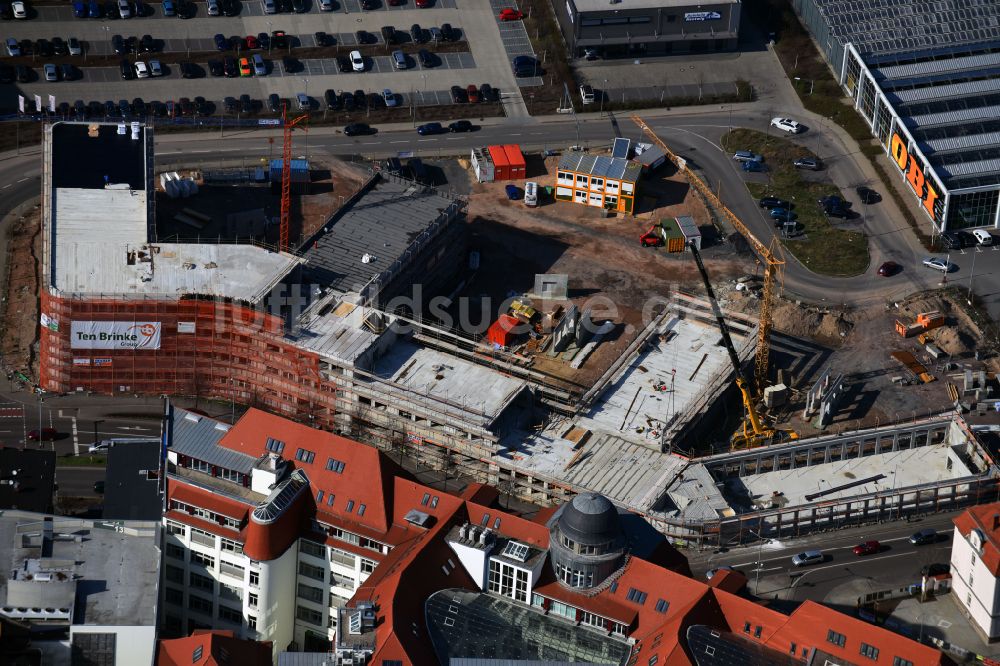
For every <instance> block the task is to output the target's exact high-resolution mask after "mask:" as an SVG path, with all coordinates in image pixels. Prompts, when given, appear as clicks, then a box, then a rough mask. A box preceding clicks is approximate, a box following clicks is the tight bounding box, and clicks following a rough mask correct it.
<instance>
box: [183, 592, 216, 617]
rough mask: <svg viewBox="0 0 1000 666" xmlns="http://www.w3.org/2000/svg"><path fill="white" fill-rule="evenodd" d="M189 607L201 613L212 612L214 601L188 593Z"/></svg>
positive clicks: (209, 613)
mask: <svg viewBox="0 0 1000 666" xmlns="http://www.w3.org/2000/svg"><path fill="white" fill-rule="evenodd" d="M188 608H190V609H191V610H193V611H198V612H199V613H206V614H208V615H211V614H212V602H211V601H209V600H208V599H204V598H202V597H199V596H198V595H196V594H189V595H188Z"/></svg>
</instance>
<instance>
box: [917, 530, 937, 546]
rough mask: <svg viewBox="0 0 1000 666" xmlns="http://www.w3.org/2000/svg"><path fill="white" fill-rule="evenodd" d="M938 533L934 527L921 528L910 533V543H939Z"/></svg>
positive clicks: (919, 544) (922, 544) (920, 544)
mask: <svg viewBox="0 0 1000 666" xmlns="http://www.w3.org/2000/svg"><path fill="white" fill-rule="evenodd" d="M937 539H938V533H937V531H936V530H933V529H925V530H920V531H919V532H915V533H914V534H911V535H910V543H912V544H913V545H914V546H925V545H927V544H929V543H937Z"/></svg>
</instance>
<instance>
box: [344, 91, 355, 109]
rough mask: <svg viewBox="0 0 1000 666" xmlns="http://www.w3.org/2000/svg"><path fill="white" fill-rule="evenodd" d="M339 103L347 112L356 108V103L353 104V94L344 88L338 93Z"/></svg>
mask: <svg viewBox="0 0 1000 666" xmlns="http://www.w3.org/2000/svg"><path fill="white" fill-rule="evenodd" d="M340 104H341V106H343V107H344V111H347V112H348V113H350V112H351V111H354V109H355V108H356V105H355V104H354V95H352V94H351V93H349V92H347V91H346V90H345V91H344V92H342V93H340Z"/></svg>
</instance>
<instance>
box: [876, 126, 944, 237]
mask: <svg viewBox="0 0 1000 666" xmlns="http://www.w3.org/2000/svg"><path fill="white" fill-rule="evenodd" d="M889 152H890V154H891V155H892V159H894V160H895V161H896V166H898V167H899V170H900V171H902V172H903V174H904V175H905V176H906V182H907V183H909V184H910V187H911V188H912V189H913V191H914V192H915V193H916V194H917V197H918V198H919V199H920V202H921V203H922V204H923V205H924V208H925V209H926V210H927V212H928V214H930V216H931V218H932V219H933V220H934V221H935V222H940V221H941V219H940V215H939V212H940V208H941V207H942V206H943V205H944V202H943V201H940V195H939V194H938V191H937V189H936V188H935V187H934V181H933V180H932V179H931V178H930V177H926V176H924V170H923V167H922V166H921V165H920V163H919V162H917V158H916V157H915V156H913V155H911V154H910V152H909V151H908V150H907V149H906V140H905V139H903V137H901V136H899V134H893V135H892V143H890V144H889Z"/></svg>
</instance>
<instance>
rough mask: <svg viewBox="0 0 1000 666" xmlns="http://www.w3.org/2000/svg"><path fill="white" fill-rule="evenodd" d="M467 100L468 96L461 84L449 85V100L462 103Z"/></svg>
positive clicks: (453, 102)
mask: <svg viewBox="0 0 1000 666" xmlns="http://www.w3.org/2000/svg"><path fill="white" fill-rule="evenodd" d="M468 101H469V96H468V95H467V94H466V92H465V88H463V87H462V86H452V87H451V102H452V104H464V103H466V102H468Z"/></svg>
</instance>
